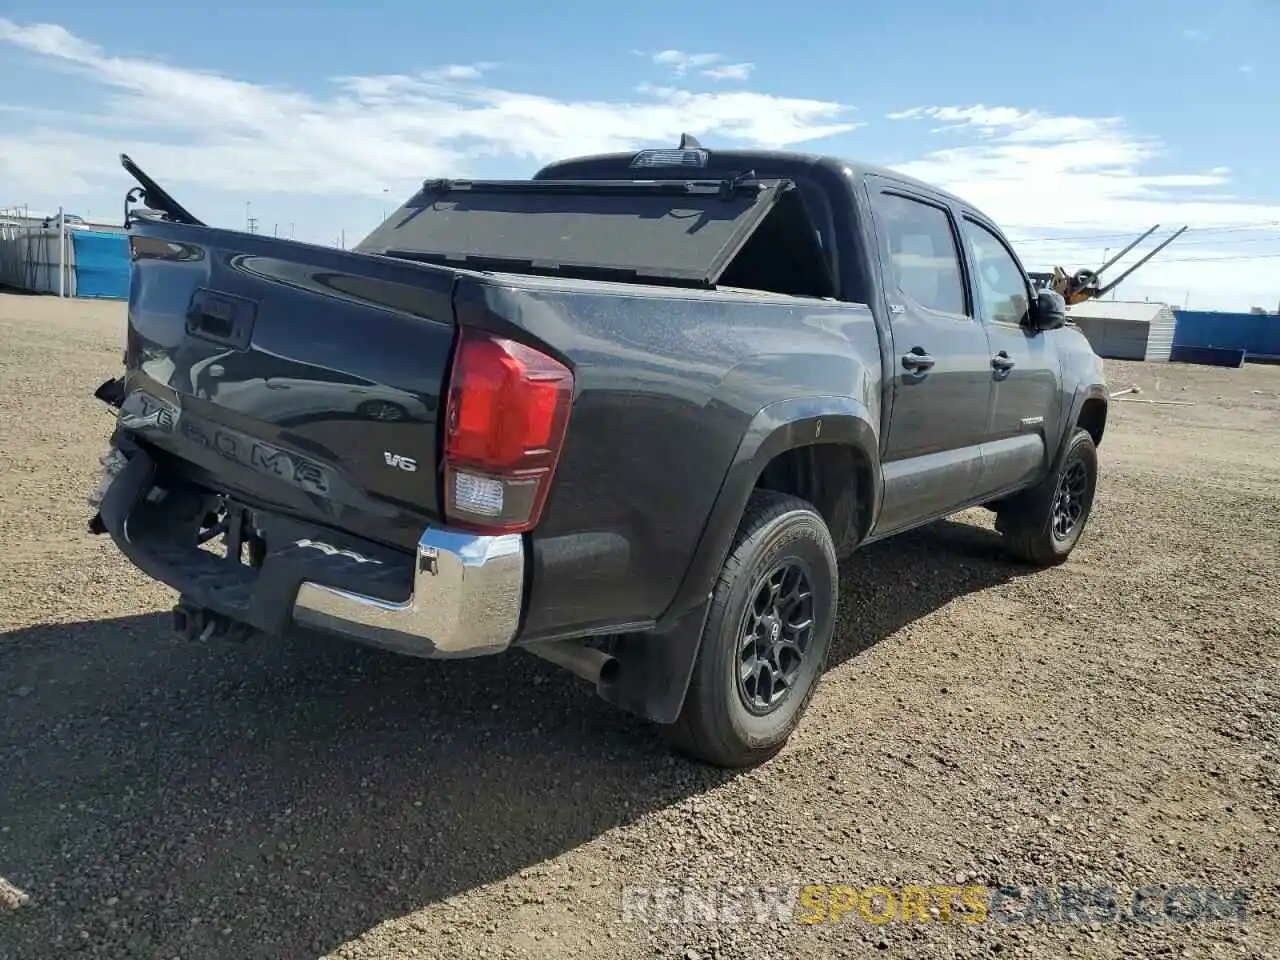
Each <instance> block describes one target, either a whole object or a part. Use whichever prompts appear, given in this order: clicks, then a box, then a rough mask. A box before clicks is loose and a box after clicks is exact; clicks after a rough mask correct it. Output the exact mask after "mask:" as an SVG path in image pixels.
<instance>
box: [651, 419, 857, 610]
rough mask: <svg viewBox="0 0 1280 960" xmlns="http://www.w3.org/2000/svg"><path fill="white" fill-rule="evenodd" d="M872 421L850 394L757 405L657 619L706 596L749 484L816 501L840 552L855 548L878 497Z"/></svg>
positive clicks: (734, 528)
mask: <svg viewBox="0 0 1280 960" xmlns="http://www.w3.org/2000/svg"><path fill="white" fill-rule="evenodd" d="M875 423H876V419H874V418H873V417H872V414H871V412H870V410H869V409H868V408H867V406H866V405H865V404H863V403H862V402H861V401H859V400H857V399H854V398H852V397H802V398H797V399H790V400H780V401H778V402H776V403H772V404H769V405H768V406H766V407H765V408H764V409H762V410H761V411H760V412H759V413H757V414H756V416H755V417H754V418H753V419H752V421H751V424H750V425H749V426H748V428H747V430H746V432H745V433H744V435H743V438H742V441H741V442H740V444H739V446H738V451H737V453H736V454H735V456H734V459H733V461H732V463H731V464H730V467H729V470H728V473H727V475H726V477H725V480H724V482H723V484H722V485H721V488H720V493H719V495H718V496H717V497H716V500H715V503H714V505H713V506H712V508H711V513H710V515H709V517H708V519H707V522H706V524H705V526H704V528H703V531H702V536H701V538H700V539H699V541H698V546H697V549H696V550H695V551H694V556H693V558H692V559H691V562H690V564H689V567H688V568H687V570H686V572H685V576H684V578H683V580H682V583H681V586H680V589H679V590H678V591H677V594H676V598H675V600H674V601H673V602H672V604H671V606H670V607H669V608H668V610H667V612H666V613H665V614H664V615H663V618H662V622H665V621H667V620H668V619H671V618H675V617H678V616H680V615H681V614H683V613H684V612H686V611H687V610H688V609H690V608H691V607H693V606H695V605H696V604H698V603H700V602H703V601H705V600H706V598H707V596H708V594H709V593H710V591H711V588H712V586H713V585H714V583H715V579H716V577H717V576H718V574H719V570H720V567H721V566H722V565H723V564H724V559H725V557H726V556H727V554H728V552H729V549H730V547H731V545H732V542H733V537H734V534H735V533H736V531H737V528H738V524H739V523H740V521H741V519H742V516H743V511H744V510H745V509H746V506H747V501H748V500H749V498H750V496H751V493H752V491H754V490H757V489H768V490H774V491H776V492H779V493H791V494H793V495H795V496H799V497H801V498H802V499H805V500H808V501H809V502H811V503H813V505H814V506H815V508H817V510H818V512H819V513H820V514H821V515H822V517H823V520H824V521H825V522H826V523H827V526H828V528H829V529H830V530H831V535H832V539H833V540H834V541H835V544H836V550H837V553H838V554H840V555H847V554H848V553H849V552H850V551H852V549H853V548H854V547H855V546H856V545H857V543H858V542H859V541H860V540H861V538H862V537H864V536H865V535H866V533H867V531H868V530H870V528H871V523H872V520H873V519H874V517H875V512H876V510H877V509H878V508H879V505H880V498H881V479H880V469H879V465H880V461H879V442H878V437H879V435H878V430H877V428H876V426H875V425H874V424H875ZM845 470H852V471H853V474H852V481H853V482H852V484H849V483H844V484H842V483H840V479H841V476H842V473H843V471H845ZM850 487H852V490H850V489H849V488H850Z"/></svg>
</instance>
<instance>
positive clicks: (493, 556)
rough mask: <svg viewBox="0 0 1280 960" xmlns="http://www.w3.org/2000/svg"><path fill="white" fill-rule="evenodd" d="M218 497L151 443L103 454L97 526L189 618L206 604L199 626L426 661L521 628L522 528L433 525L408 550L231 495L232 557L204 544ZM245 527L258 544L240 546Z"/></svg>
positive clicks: (480, 646) (498, 646)
mask: <svg viewBox="0 0 1280 960" xmlns="http://www.w3.org/2000/svg"><path fill="white" fill-rule="evenodd" d="M214 500H216V497H215V495H214V494H212V493H210V492H209V491H206V490H202V489H199V488H196V487H192V486H189V485H185V484H183V483H181V482H160V480H159V479H158V468H157V464H156V463H155V461H154V460H153V459H152V458H151V457H150V456H149V454H148V453H147V451H146V450H144V449H142V448H140V447H137V446H134V445H132V444H129V443H127V442H124V443H121V445H120V447H119V448H117V447H113V449H112V452H111V453H110V454H109V455H108V456H107V457H104V458H103V476H102V480H101V482H100V484H99V488H98V491H97V492H96V493H95V494H94V496H93V497H92V498H91V501H90V502H91V503H94V504H95V505H97V506H98V509H99V513H98V515H97V516H95V517H94V518H93V521H92V522H91V524H90V529H92V530H94V531H95V532H105V533H109V534H110V535H111V538H112V540H113V541H115V543H116V545H117V546H118V547H119V549H120V550H121V552H122V553H124V554H125V556H126V557H128V558H129V560H130V561H132V562H133V563H134V565H135V566H137V567H138V568H139V569H141V570H142V571H143V572H145V573H146V574H148V575H149V576H151V577H152V578H154V579H156V580H158V581H160V582H162V583H165V584H167V585H168V586H170V587H172V588H173V589H175V590H177V591H178V592H179V594H180V595H181V597H182V602H181V605H180V606H181V608H183V609H184V610H185V611H187V619H188V620H190V613H191V612H197V613H198V614H199V617H198V618H197V619H198V622H200V623H203V622H205V621H206V620H210V619H217V618H225V620H226V621H228V622H230V623H232V624H237V625H246V626H250V627H253V628H255V629H258V630H263V631H265V632H268V633H283V632H285V631H287V630H288V629H289V628H290V627H291V626H292V625H294V624H299V625H302V626H306V627H311V628H316V629H321V630H326V631H328V632H332V633H336V634H340V635H343V636H346V637H349V638H351V639H353V640H358V641H360V642H363V643H368V644H372V645H374V646H379V647H383V648H386V649H390V650H394V651H397V652H399V653H403V654H407V655H410V656H417V657H428V658H452V657H472V656H480V655H484V654H491V653H498V652H501V651H502V650H505V649H507V648H508V647H509V646H510V645H511V643H512V641H513V640H514V639H515V637H516V635H517V633H518V630H519V624H520V615H521V604H522V598H523V593H524V570H525V558H524V546H523V540H522V538H521V537H520V536H519V535H518V534H509V535H503V536H477V535H474V534H469V533H465V532H460V531H456V530H450V529H447V528H440V527H428V528H427V529H425V530H423V532H422V535H421V537H420V538H419V541H418V545H417V550H416V551H415V552H414V553H413V554H409V553H407V552H404V551H397V550H392V549H390V548H387V547H383V546H381V545H380V544H375V543H372V542H369V541H364V540H360V539H358V538H355V537H350V536H347V535H345V534H342V533H340V532H339V531H335V530H330V529H327V528H321V527H318V526H316V525H314V524H308V523H304V522H300V521H297V520H294V519H292V518H289V517H285V516H281V515H277V514H274V513H270V512H268V511H263V510H259V509H255V508H250V507H247V506H242V505H238V504H234V503H231V502H224V505H225V510H226V517H227V520H226V523H227V524H228V529H230V530H232V531H233V533H231V534H228V536H227V538H226V539H227V542H228V544H229V546H228V549H227V551H226V552H227V556H225V557H224V556H218V555H217V554H215V553H213V552H211V551H210V550H207V549H203V548H202V547H200V546H199V545H198V542H197V534H198V532H199V530H200V527H201V523H202V520H203V518H205V517H206V516H207V515H208V513H209V509H210V503H211V502H213V501H214ZM242 534H244V536H245V537H246V540H245V541H244V542H245V543H246V544H249V545H250V547H251V549H248V548H246V549H242V541H241V535H242ZM246 552H247V553H248V555H249V558H250V562H245V561H244V560H243V559H242V557H243V556H244V554H245V553H246ZM209 614H212V615H213V618H209V617H208V615H209Z"/></svg>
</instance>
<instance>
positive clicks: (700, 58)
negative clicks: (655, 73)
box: [653, 50, 756, 80]
mask: <svg viewBox="0 0 1280 960" xmlns="http://www.w3.org/2000/svg"><path fill="white" fill-rule="evenodd" d="M724 60H725V56H724V54H721V53H685V52H684V51H683V50H661V51H659V52H658V53H655V54H654V55H653V62H654V63H656V64H657V65H658V66H660V67H667V68H669V69H670V70H671V72H672V73H673V74H674V75H675V76H677V77H683V76H685V75H687V74H688V73H689V72H690V71H696V72H697V73H700V74H701V75H702V76H704V77H710V78H711V79H712V80H746V79H747V78H748V77H749V76H750V75H751V71H752V70H754V69H755V68H756V65H755V64H754V63H746V62H743V63H725V62H724Z"/></svg>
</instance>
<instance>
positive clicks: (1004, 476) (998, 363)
mask: <svg viewBox="0 0 1280 960" xmlns="http://www.w3.org/2000/svg"><path fill="white" fill-rule="evenodd" d="M960 229H961V233H962V234H963V235H964V239H965V247H966V253H967V254H968V257H969V264H970V270H969V272H970V276H972V277H973V279H974V284H973V286H974V292H975V294H976V295H977V296H976V300H977V306H978V316H979V317H980V318H981V319H982V322H983V324H984V325H985V326H986V328H987V339H988V340H989V341H990V343H991V358H990V371H989V374H988V375H989V377H990V378H991V383H992V388H993V395H992V402H991V420H990V422H989V423H988V425H987V437H986V440H985V441H984V443H983V446H982V475H981V479H980V481H979V487H980V490H979V492H980V493H982V494H984V495H992V496H994V495H998V494H1000V493H1003V492H1005V491H1007V490H1010V489H1013V488H1015V487H1019V486H1023V485H1025V484H1028V483H1032V482H1034V481H1036V480H1038V479H1039V477H1040V476H1042V475H1043V473H1044V471H1045V470H1046V469H1048V465H1049V456H1050V451H1051V444H1050V443H1049V440H1048V438H1050V437H1057V436H1058V435H1059V432H1058V417H1059V416H1060V413H1059V410H1060V405H1061V398H1060V396H1059V390H1058V383H1059V381H1060V373H1059V369H1058V364H1059V360H1058V353H1057V351H1056V350H1055V349H1054V345H1053V343H1052V342H1051V341H1050V340H1049V337H1048V336H1047V335H1046V334H1045V333H1043V332H1041V331H1037V330H1034V329H1032V327H1031V326H1030V323H1029V321H1030V309H1031V303H1032V300H1031V285H1030V283H1029V282H1028V281H1027V278H1026V276H1025V275H1024V273H1023V271H1022V268H1021V266H1019V264H1018V260H1017V258H1016V257H1015V256H1014V255H1013V252H1012V251H1011V250H1010V249H1009V248H1008V246H1007V245H1006V244H1005V242H1004V241H1003V240H1002V239H1001V238H1000V236H999V235H998V234H997V233H996V232H995V231H994V230H992V229H991V228H990V227H988V226H987V225H985V224H983V223H982V222H981V221H980V220H979V219H977V218H976V217H970V216H968V215H966V216H964V217H963V218H962V219H961V226H960Z"/></svg>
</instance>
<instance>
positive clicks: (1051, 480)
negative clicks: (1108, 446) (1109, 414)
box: [996, 428, 1098, 567]
mask: <svg viewBox="0 0 1280 960" xmlns="http://www.w3.org/2000/svg"><path fill="white" fill-rule="evenodd" d="M1097 486H1098V451H1097V448H1095V447H1094V445H1093V438H1092V437H1091V436H1089V434H1088V433H1087V432H1086V431H1084V430H1081V429H1079V428H1077V429H1076V431H1075V433H1073V434H1072V436H1071V441H1070V443H1069V445H1068V447H1067V452H1066V455H1065V456H1064V457H1063V458H1062V463H1061V464H1060V465H1059V467H1058V469H1057V470H1055V471H1054V472H1053V473H1052V474H1050V475H1049V476H1048V477H1046V478H1045V479H1044V480H1043V481H1042V482H1041V483H1039V484H1038V485H1037V486H1035V487H1032V488H1031V489H1030V490H1028V491H1026V492H1025V493H1022V494H1019V495H1018V496H1016V497H1014V498H1012V499H1011V500H1009V501H1007V502H1006V503H1004V504H1003V505H1001V507H1000V508H999V510H998V512H997V513H996V529H997V530H998V531H1000V533H1001V534H1002V535H1003V536H1004V541H1005V548H1006V549H1007V550H1008V551H1009V553H1010V554H1012V555H1013V556H1014V557H1015V558H1017V559H1018V560H1021V561H1023V562H1024V563H1030V564H1033V565H1035V566H1038V567H1052V566H1056V565H1057V564H1060V563H1062V562H1063V561H1065V560H1066V559H1067V557H1069V556H1070V555H1071V551H1072V550H1074V549H1075V547H1076V544H1077V543H1079V542H1080V536H1081V535H1082V534H1083V533H1084V528H1085V525H1086V524H1087V523H1088V522H1089V514H1090V513H1091V512H1092V510H1093V496H1094V492H1095V491H1096V489H1097ZM1064 488H1067V489H1068V492H1069V501H1068V502H1067V503H1066V504H1065V505H1063V504H1060V503H1059V491H1060V490H1063V489H1064ZM1064 506H1065V511H1066V512H1065V515H1064V512H1063V509H1060V507H1064ZM1071 517H1074V519H1073V520H1071V522H1070V523H1069V525H1066V524H1065V520H1067V519H1069V518H1071Z"/></svg>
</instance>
